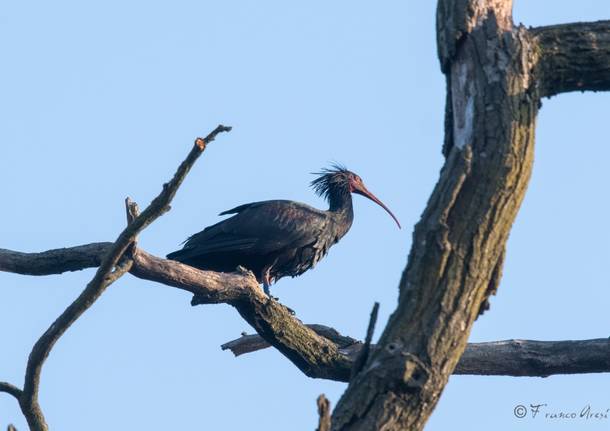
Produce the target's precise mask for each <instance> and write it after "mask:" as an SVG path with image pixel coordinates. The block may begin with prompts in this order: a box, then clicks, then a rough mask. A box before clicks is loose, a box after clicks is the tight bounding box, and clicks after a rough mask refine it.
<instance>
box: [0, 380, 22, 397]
mask: <svg viewBox="0 0 610 431" xmlns="http://www.w3.org/2000/svg"><path fill="white" fill-rule="evenodd" d="M0 392H6V393H7V394H10V395H12V396H14V397H15V398H17V401H19V400H20V399H21V395H22V394H23V391H22V390H21V389H19V388H18V387H17V386H15V385H11V384H10V383H8V382H0Z"/></svg>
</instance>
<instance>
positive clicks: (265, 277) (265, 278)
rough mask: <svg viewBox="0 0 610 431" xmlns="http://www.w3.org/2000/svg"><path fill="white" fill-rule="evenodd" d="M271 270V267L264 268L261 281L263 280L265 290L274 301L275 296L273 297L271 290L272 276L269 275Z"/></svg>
mask: <svg viewBox="0 0 610 431" xmlns="http://www.w3.org/2000/svg"><path fill="white" fill-rule="evenodd" d="M270 270H271V265H269V266H266V267H264V268H263V271H262V273H261V279H262V280H263V290H264V291H265V293H266V294H267V296H268V297H269V298H271V299H273V296H271V290H269V286H271V275H270V274H269V272H270Z"/></svg>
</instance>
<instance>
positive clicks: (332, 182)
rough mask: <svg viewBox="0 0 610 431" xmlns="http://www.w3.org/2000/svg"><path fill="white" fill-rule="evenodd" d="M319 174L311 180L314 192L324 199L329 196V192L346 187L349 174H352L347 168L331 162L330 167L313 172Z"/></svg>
mask: <svg viewBox="0 0 610 431" xmlns="http://www.w3.org/2000/svg"><path fill="white" fill-rule="evenodd" d="M313 174H314V175H319V177H318V178H316V179H315V180H313V181H312V182H311V184H310V185H311V188H313V190H314V192H315V193H316V194H317V195H318V196H321V197H323V198H325V199H326V200H328V199H329V198H330V195H331V192H332V191H333V190H337V189H340V188H344V189H346V190H349V189H348V180H349V176H350V175H353V174H352V172H350V171H348V170H347V168H346V167H345V166H343V165H341V164H339V163H333V164H332V165H331V166H330V168H324V169H322V170H321V171H320V172H313Z"/></svg>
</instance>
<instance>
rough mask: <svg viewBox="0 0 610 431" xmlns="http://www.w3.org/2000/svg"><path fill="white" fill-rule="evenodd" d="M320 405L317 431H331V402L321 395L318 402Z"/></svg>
mask: <svg viewBox="0 0 610 431" xmlns="http://www.w3.org/2000/svg"><path fill="white" fill-rule="evenodd" d="M316 403H317V404H318V418H319V419H318V429H317V431H330V426H331V423H330V401H328V399H327V398H326V397H325V396H324V394H321V395H320V396H319V397H318V399H317V400H316Z"/></svg>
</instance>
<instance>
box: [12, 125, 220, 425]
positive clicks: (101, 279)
mask: <svg viewBox="0 0 610 431" xmlns="http://www.w3.org/2000/svg"><path fill="white" fill-rule="evenodd" d="M229 130H231V129H230V128H229V127H225V126H222V125H221V126H218V127H217V128H216V129H215V130H214V131H212V132H211V133H210V134H209V135H208V136H207V137H206V138H204V139H202V138H197V139H196V140H195V145H194V146H193V148H192V150H191V151H190V152H189V154H188V156H187V157H186V159H185V160H184V161H183V162H182V163H181V164H180V166H179V167H178V169H177V171H176V173H175V174H174V176H173V178H172V179H171V180H170V182H169V183H167V184H164V185H163V189H162V191H161V193H160V194H159V195H158V196H157V197H156V198H155V199H154V200H153V201H152V202H151V203H150V205H149V206H148V207H147V208H146V209H145V210H144V212H142V214H139V215H137V214H136V212H137V207H135V206H133V205H131V201H130V200H127V201H126V207H127V208H126V209H127V213H128V219H131V223H129V224H128V226H127V227H126V228H125V229H124V230H123V231H122V232H121V234H120V235H119V236H118V238H117V240H116V241H115V242H114V243H113V244H112V245H111V246H110V247H109V249H108V251H107V253H106V254H105V255H104V258H103V259H102V260H101V262H100V264H99V267H98V269H97V271H96V273H95V275H94V277H93V279H92V280H91V281H90V282H89V284H87V287H86V288H85V290H84V291H83V292H82V293H81V294H80V295H79V296H78V298H76V300H74V302H72V304H70V305H69V306H68V307H67V308H66V310H65V311H64V312H63V313H62V314H61V315H60V316H59V317H58V318H57V319H56V320H55V322H53V324H52V325H51V326H50V327H49V328H48V329H47V330H46V331H45V333H44V334H43V335H42V336H41V337H40V338H39V339H38V341H37V342H36V343H35V344H34V347H33V348H32V351H31V353H30V356H29V358H28V363H27V366H26V373H25V381H24V385H23V393H22V394H21V396H20V397H19V405H20V407H21V410H22V412H23V414H24V416H25V417H26V419H27V421H28V425H29V427H30V429H31V430H33V431H46V430H47V429H48V426H47V423H46V421H45V418H44V415H43V413H42V410H41V408H40V405H39V403H38V392H39V386H40V373H41V371H42V366H43V364H44V361H45V360H46V358H47V357H48V355H49V352H50V351H51V349H52V348H53V346H54V345H55V343H56V342H57V340H58V339H59V338H60V337H61V336H62V335H63V334H64V332H65V331H66V330H67V329H68V328H69V327H70V326H71V325H72V324H73V323H74V322H75V321H76V320H77V319H78V318H79V317H80V316H81V315H82V314H83V313H84V312H85V311H86V310H87V309H88V308H89V307H91V305H93V303H94V302H95V301H96V300H97V299H98V298H99V297H100V295H101V294H102V293H103V292H104V290H105V289H106V288H107V287H108V286H109V285H110V284H112V283H113V282H114V281H115V280H117V279H118V278H120V277H121V276H122V275H123V274H124V273H126V272H127V271H129V270H130V269H131V266H132V261H131V259H128V260H127V261H123V262H121V264H120V265H119V261H120V260H121V259H122V257H123V255H124V253H125V251H126V250H127V249H128V247H130V245H131V244H132V243H133V242H134V241H135V239H136V237H137V235H138V233H140V232H141V231H142V230H143V229H145V228H146V227H147V226H148V225H149V224H150V223H152V222H153V221H154V220H155V219H157V218H158V217H159V216H161V215H163V214H164V213H165V212H167V211H168V210H169V203H170V202H171V200H172V199H173V197H174V195H175V194H176V192H177V190H178V188H179V187H180V185H181V184H182V181H183V180H184V178H185V177H186V175H187V173H188V172H189V170H190V169H191V167H192V166H193V164H194V163H195V161H196V160H197V159H198V158H199V156H200V155H201V153H202V152H203V151H204V150H205V147H206V145H207V144H208V143H209V142H211V141H213V140H214V138H215V137H216V135H218V133H221V132H227V131H229ZM88 251H89V250H88ZM90 262H91V260H89V261H86V262H84V263H90ZM79 263H83V262H82V261H81V262H79ZM4 267H5V266H4V265H3V266H2V268H4Z"/></svg>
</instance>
